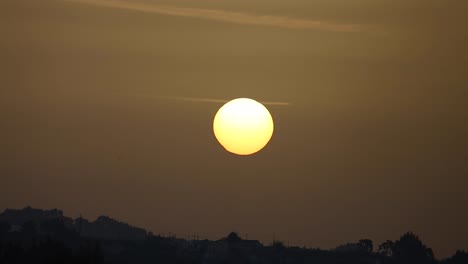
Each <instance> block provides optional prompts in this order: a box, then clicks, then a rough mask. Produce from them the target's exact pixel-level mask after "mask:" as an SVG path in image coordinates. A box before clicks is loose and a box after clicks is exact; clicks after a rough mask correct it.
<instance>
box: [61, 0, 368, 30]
mask: <svg viewBox="0 0 468 264" xmlns="http://www.w3.org/2000/svg"><path fill="white" fill-rule="evenodd" d="M64 1H68V2H75V3H81V4H88V5H94V6H100V7H109V8H119V9H126V10H133V11H139V12H145V13H154V14H162V15H170V16H181V17H191V18H198V19H206V20H213V21H219V22H227V23H235V24H244V25H257V26H269V27H278V28H290V29H313V30H324V31H335V32H360V31H365V30H367V27H365V26H363V25H358V24H343V23H333V22H327V21H322V20H311V19H301V18H293V17H286V16H277V15H260V14H254V13H244V12H231V11H225V10H219V9H204V8H188V7H175V6H166V5H157V4H153V3H148V2H140V1H138V0H134V1H128V0H64Z"/></svg>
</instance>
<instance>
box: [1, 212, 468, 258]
mask: <svg viewBox="0 0 468 264" xmlns="http://www.w3.org/2000/svg"><path fill="white" fill-rule="evenodd" d="M57 216H58V217H56V218H54V217H46V218H41V219H42V220H41V219H38V218H34V219H32V220H28V221H22V225H21V226H14V225H12V224H11V223H9V222H7V221H4V220H0V263H1V264H10V263H11V264H14V263H44V264H45V263H57V264H58V263H70V264H74V263H76V264H78V263H90V264H91V263H112V264H127V263H128V264H140V263H142V264H145V263H152V264H153V263H165V264H171V263H177V264H183V263H199V264H221V263H223V264H241V263H249V264H280V263H281V264H305V263H319V264H345V263H346V264H355V263H356V264H358V263H359V264H410V263H411V264H468V253H467V252H465V251H457V252H456V253H455V255H454V256H452V257H450V258H447V259H444V260H437V259H435V258H434V254H433V252H432V249H431V248H430V247H428V246H426V245H425V244H424V243H423V242H422V241H421V240H420V239H419V237H418V236H417V235H415V234H413V233H411V232H408V233H405V234H403V235H402V236H401V237H400V238H399V239H398V240H395V241H391V240H387V241H385V242H383V243H382V244H380V245H376V246H374V243H373V241H372V240H370V239H361V240H359V241H357V242H355V243H347V244H344V245H341V246H338V247H336V248H335V249H331V250H322V249H310V248H305V247H287V246H285V245H284V244H283V243H282V242H280V241H274V242H273V243H272V244H270V245H266V246H265V245H263V244H261V243H260V242H259V241H257V240H247V239H241V238H240V237H239V236H238V235H237V234H236V233H234V232H233V233H230V234H229V235H228V236H226V237H225V238H222V239H220V240H216V241H211V240H186V239H178V238H175V237H162V236H154V235H152V234H151V233H150V234H147V235H145V237H144V238H142V239H132V238H133V237H130V239H121V238H120V237H110V238H97V239H96V238H93V239H91V238H89V237H85V236H80V232H79V230H77V229H76V228H74V226H73V225H70V223H69V222H68V221H67V220H64V218H63V217H60V213H58V214H57ZM15 219H17V218H15ZM21 219H27V218H21ZM104 220H105V221H106V222H107V221H108V219H104ZM112 221H114V220H112ZM118 223H119V222H115V223H114V224H115V225H117V226H119V224H118ZM114 224H113V225H114ZM106 226H107V225H106ZM128 230H130V229H128ZM97 231H98V232H100V231H99V230H97Z"/></svg>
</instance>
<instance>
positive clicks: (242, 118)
mask: <svg viewBox="0 0 468 264" xmlns="http://www.w3.org/2000/svg"><path fill="white" fill-rule="evenodd" d="M273 127H274V125H273V118H272V117H271V114H270V112H269V111H268V109H267V108H266V107H265V106H264V105H262V104H261V103H259V102H257V101H255V100H253V99H249V98H237V99H234V100H232V101H229V102H227V103H226V104H224V105H223V106H222V107H221V108H220V109H219V110H218V112H217V113H216V115H215V118H214V121H213V132H214V134H215V137H216V139H217V140H218V141H219V143H220V144H221V146H223V147H224V148H225V149H226V150H227V151H229V152H232V153H234V154H237V155H251V154H254V153H256V152H258V151H260V150H261V149H263V148H264V147H265V146H266V145H267V144H268V142H269V141H270V139H271V137H272V135H273Z"/></svg>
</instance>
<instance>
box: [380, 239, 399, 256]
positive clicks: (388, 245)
mask: <svg viewBox="0 0 468 264" xmlns="http://www.w3.org/2000/svg"><path fill="white" fill-rule="evenodd" d="M394 249H395V242H393V241H391V240H387V241H385V242H383V243H382V244H380V245H379V250H378V252H379V253H380V254H382V255H384V256H386V257H391V256H393V252H394Z"/></svg>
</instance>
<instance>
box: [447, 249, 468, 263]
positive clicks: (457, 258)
mask: <svg viewBox="0 0 468 264" xmlns="http://www.w3.org/2000/svg"><path fill="white" fill-rule="evenodd" d="M443 263H444V264H466V263H468V252H465V251H463V250H457V252H456V253H455V255H453V256H452V257H451V258H449V259H446V260H445V261H444V262H443Z"/></svg>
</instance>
